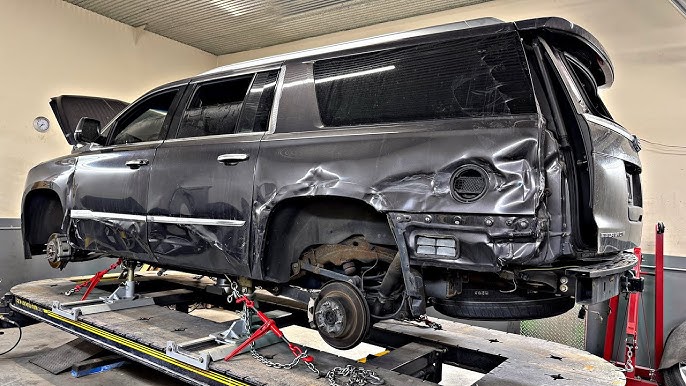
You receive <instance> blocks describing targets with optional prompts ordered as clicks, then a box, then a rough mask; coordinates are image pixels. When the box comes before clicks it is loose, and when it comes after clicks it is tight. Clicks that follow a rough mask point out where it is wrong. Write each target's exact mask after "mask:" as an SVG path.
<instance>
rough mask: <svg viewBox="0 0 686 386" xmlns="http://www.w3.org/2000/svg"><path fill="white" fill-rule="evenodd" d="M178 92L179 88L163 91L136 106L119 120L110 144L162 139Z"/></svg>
mask: <svg viewBox="0 0 686 386" xmlns="http://www.w3.org/2000/svg"><path fill="white" fill-rule="evenodd" d="M177 92H178V89H176V90H171V91H167V92H163V93H161V94H157V95H155V96H153V97H150V98H148V99H146V100H144V101H143V102H141V103H139V104H138V105H137V106H134V107H133V109H132V110H131V111H130V112H129V113H127V114H126V115H124V116H123V117H122V118H120V119H119V120H118V121H117V123H116V126H115V131H114V137H113V138H112V141H111V143H110V145H122V144H125V143H136V142H147V141H156V140H158V139H160V138H161V134H162V128H163V127H164V121H165V119H166V117H167V113H168V112H169V109H170V108H171V105H172V102H173V101H174V97H175V96H176V94H177Z"/></svg>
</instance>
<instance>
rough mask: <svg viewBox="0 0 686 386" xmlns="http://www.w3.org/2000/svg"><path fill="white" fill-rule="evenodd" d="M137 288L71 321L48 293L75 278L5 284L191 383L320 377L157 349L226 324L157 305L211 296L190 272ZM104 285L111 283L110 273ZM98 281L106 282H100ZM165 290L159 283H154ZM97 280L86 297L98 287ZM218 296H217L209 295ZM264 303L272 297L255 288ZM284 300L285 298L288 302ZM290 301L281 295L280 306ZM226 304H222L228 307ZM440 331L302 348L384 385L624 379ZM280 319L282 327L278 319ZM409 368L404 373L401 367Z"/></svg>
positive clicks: (68, 324) (570, 360)
mask: <svg viewBox="0 0 686 386" xmlns="http://www.w3.org/2000/svg"><path fill="white" fill-rule="evenodd" d="M137 280H138V282H139V287H140V290H141V291H142V292H144V294H143V295H144V296H145V295H146V294H147V295H148V296H150V295H151V294H152V293H155V295H154V296H155V298H156V302H157V305H150V306H144V307H138V308H135V309H128V310H114V311H109V312H105V313H98V314H91V315H82V316H80V317H78V320H76V321H73V320H70V319H68V318H65V317H63V316H60V315H58V314H56V313H54V312H52V311H51V310H50V309H51V305H52V302H53V301H60V302H65V301H66V300H68V299H69V298H67V297H66V296H65V295H64V292H65V291H66V290H68V289H69V288H71V287H73V285H74V281H72V280H69V279H48V280H41V281H35V282H30V283H25V284H20V285H17V286H15V287H14V288H12V290H11V292H12V296H13V301H12V304H11V308H12V309H13V310H15V311H17V312H19V313H21V314H24V315H26V316H29V317H31V318H34V319H36V320H39V321H43V322H45V323H48V324H50V325H52V326H54V327H57V328H60V329H62V330H65V331H67V332H69V333H72V334H74V335H77V336H80V337H83V338H85V339H87V340H88V341H91V342H92V343H94V344H97V345H100V346H102V347H105V348H107V349H108V350H111V351H113V352H116V353H118V354H121V355H123V356H125V357H127V358H129V359H131V360H134V361H137V362H140V363H142V364H144V365H146V366H149V367H151V368H154V369H157V370H159V371H162V372H164V373H167V374H169V375H171V376H173V377H175V378H178V379H180V380H183V381H185V382H187V383H189V384H194V385H221V384H224V385H299V384H303V385H304V384H310V385H315V384H322V385H324V384H326V383H327V381H326V380H325V379H323V378H322V379H318V378H316V377H315V376H314V374H313V373H311V372H310V371H309V370H308V369H307V368H306V367H304V366H298V367H296V368H294V369H292V370H277V369H274V368H270V367H266V366H264V365H262V364H261V363H258V362H256V361H255V359H253V358H252V357H251V356H250V355H249V354H241V355H239V356H237V357H236V358H234V359H232V360H231V361H230V362H224V361H216V362H212V363H211V364H210V365H209V367H208V369H207V370H203V369H200V368H196V367H193V366H189V365H188V364H186V363H183V362H181V361H179V360H177V359H174V358H172V357H170V356H168V355H166V354H165V348H166V345H167V342H168V341H176V342H182V341H188V340H193V339H199V338H203V337H206V336H207V335H208V334H211V333H214V332H216V331H220V330H222V329H225V328H226V327H227V325H225V324H220V323H215V322H212V321H209V320H206V319H202V318H199V317H195V316H192V315H190V314H186V313H184V312H179V311H174V310H171V309H169V308H168V307H165V305H169V304H177V305H178V307H177V308H178V309H183V308H184V307H185V306H186V305H187V304H189V303H194V302H198V301H201V302H202V301H204V302H212V300H213V299H212V295H211V294H209V293H208V292H207V288H206V287H208V286H209V285H211V284H212V282H211V281H210V280H207V279H205V280H200V279H194V278H193V277H192V276H191V275H187V274H179V275H167V276H162V277H158V276H156V275H154V274H153V275H144V276H138V277H137ZM110 285H111V282H110ZM103 286H104V287H106V286H107V283H105V284H103ZM161 290H163V291H161ZM106 293H107V291H106V290H104V289H96V290H95V291H94V292H93V296H94V297H97V296H100V295H103V294H106ZM214 300H216V297H215V298H214ZM262 301H263V304H266V303H267V302H274V301H278V298H275V297H263V299H262ZM290 306H291V307H292V306H293V304H290ZM284 307H285V308H288V307H289V306H288V304H287V303H284V304H282V305H281V308H282V309H283V308H284ZM227 312H230V311H227ZM291 312H292V313H293V314H294V317H292V318H290V319H288V318H287V319H284V320H282V321H280V322H279V323H290V324H303V323H305V322H304V319H305V318H303V317H298V315H299V314H300V315H301V313H302V311H301V310H297V309H295V308H291ZM440 323H441V324H442V326H443V330H440V331H436V330H433V329H431V328H425V327H418V326H416V325H411V324H408V323H405V322H398V321H387V322H380V323H377V324H376V325H374V327H373V330H372V334H371V337H370V340H369V342H370V343H374V344H377V345H380V346H383V347H387V348H389V350H391V353H390V354H387V355H385V356H382V357H380V358H376V359H374V360H370V361H368V362H367V363H365V364H361V363H355V362H353V361H350V360H347V359H343V358H340V357H337V356H335V355H332V354H328V353H325V352H317V351H316V350H314V349H309V353H311V354H313V355H314V357H315V361H316V364H317V366H318V367H319V368H320V369H322V370H324V371H326V370H329V369H330V368H333V367H335V366H345V365H347V364H352V365H354V366H363V367H365V368H367V369H373V370H374V371H376V372H377V373H378V374H379V375H380V376H381V377H382V378H383V379H384V380H385V381H386V384H388V385H396V384H406V385H414V384H417V385H419V384H422V385H426V384H434V383H431V382H426V381H422V380H420V379H418V378H415V377H412V376H411V375H415V376H422V377H425V378H426V379H429V380H430V381H432V382H439V381H440V377H441V366H442V363H450V364H453V365H457V366H461V367H465V368H469V369H472V370H475V371H479V372H482V373H484V374H485V376H484V377H483V378H482V379H481V380H480V381H479V385H522V384H539V385H544V384H551V385H552V384H558V383H559V379H565V380H567V382H571V383H573V384H594V385H611V384H613V385H614V384H620V383H623V382H624V375H623V374H622V373H621V372H619V371H617V369H616V368H615V367H614V366H613V365H612V364H610V363H608V362H606V361H604V360H602V359H601V358H599V357H596V356H594V355H591V354H589V353H587V352H584V351H581V350H578V349H575V348H571V347H568V346H564V345H561V344H557V343H552V342H547V341H542V340H538V339H534V338H528V337H523V336H520V335H514V334H508V333H504V332H500V331H494V330H490V329H485V328H479V327H473V326H468V325H465V324H460V323H454V322H449V321H440ZM282 327H283V326H282ZM260 351H261V352H262V353H263V354H267V355H275V357H274V359H273V360H275V361H280V362H289V361H290V359H291V357H290V356H292V354H291V353H290V352H289V351H288V349H287V348H286V347H285V345H282V344H276V345H272V346H268V347H265V348H262V349H260ZM408 374H409V375H408Z"/></svg>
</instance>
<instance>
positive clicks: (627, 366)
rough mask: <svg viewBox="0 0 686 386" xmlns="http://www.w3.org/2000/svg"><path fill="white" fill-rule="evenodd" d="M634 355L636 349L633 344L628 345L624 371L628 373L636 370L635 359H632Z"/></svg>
mask: <svg viewBox="0 0 686 386" xmlns="http://www.w3.org/2000/svg"><path fill="white" fill-rule="evenodd" d="M633 356H634V350H633V348H632V347H631V346H628V347H627V350H626V362H624V371H626V372H627V373H633V372H634V364H633V361H632V360H631V359H632V358H633Z"/></svg>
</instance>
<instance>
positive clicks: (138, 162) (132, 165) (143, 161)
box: [126, 159, 150, 169]
mask: <svg viewBox="0 0 686 386" xmlns="http://www.w3.org/2000/svg"><path fill="white" fill-rule="evenodd" d="M149 163H150V161H148V160H147V159H132V160H131V161H126V166H128V167H130V168H131V169H138V168H139V167H141V166H145V165H147V164H149Z"/></svg>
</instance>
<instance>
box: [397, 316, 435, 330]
mask: <svg viewBox="0 0 686 386" xmlns="http://www.w3.org/2000/svg"><path fill="white" fill-rule="evenodd" d="M400 321H401V322H407V323H410V324H412V325H413V326H417V327H424V328H426V327H429V328H433V329H434V330H437V331H438V330H442V329H443V326H442V325H441V324H439V323H436V322H434V321H432V320H429V317H428V316H426V314H424V315H421V316H420V317H418V318H415V319H408V318H405V319H401V320H400ZM417 323H421V324H420V325H417Z"/></svg>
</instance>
